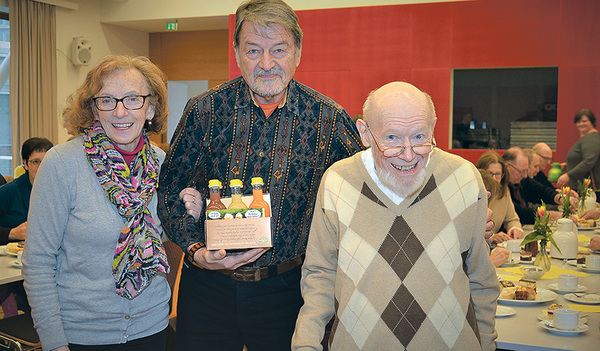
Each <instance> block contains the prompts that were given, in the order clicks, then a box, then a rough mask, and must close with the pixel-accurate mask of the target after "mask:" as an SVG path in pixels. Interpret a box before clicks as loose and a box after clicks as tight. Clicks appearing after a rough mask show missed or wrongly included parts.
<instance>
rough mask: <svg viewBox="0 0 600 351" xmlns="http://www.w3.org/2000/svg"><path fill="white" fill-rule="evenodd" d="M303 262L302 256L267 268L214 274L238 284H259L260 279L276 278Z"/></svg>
mask: <svg viewBox="0 0 600 351" xmlns="http://www.w3.org/2000/svg"><path fill="white" fill-rule="evenodd" d="M302 262H304V255H300V256H296V257H294V258H292V259H291V260H290V261H287V262H284V263H280V264H278V265H273V266H268V267H257V268H253V267H239V268H237V269H234V270H226V269H222V270H217V271H214V272H217V273H221V274H224V275H226V276H228V277H229V278H231V279H233V280H235V281H238V282H259V281H261V280H262V279H267V278H271V277H275V276H278V275H280V274H283V273H285V272H289V271H291V270H292V269H294V268H296V267H298V266H300V265H301V264H302Z"/></svg>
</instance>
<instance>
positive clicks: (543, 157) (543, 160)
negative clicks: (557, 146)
mask: <svg viewBox="0 0 600 351" xmlns="http://www.w3.org/2000/svg"><path fill="white" fill-rule="evenodd" d="M532 150H533V152H534V153H535V154H536V155H538V157H539V167H540V169H539V171H538V172H537V174H536V175H535V176H533V179H535V180H537V181H538V182H540V183H541V184H543V185H545V186H547V187H549V188H554V185H553V184H552V182H550V181H549V180H548V177H547V176H546V173H544V170H545V169H546V168H548V167H549V166H550V165H551V164H552V160H553V159H552V149H551V148H550V146H548V144H546V143H537V144H535V145H533V148H532Z"/></svg>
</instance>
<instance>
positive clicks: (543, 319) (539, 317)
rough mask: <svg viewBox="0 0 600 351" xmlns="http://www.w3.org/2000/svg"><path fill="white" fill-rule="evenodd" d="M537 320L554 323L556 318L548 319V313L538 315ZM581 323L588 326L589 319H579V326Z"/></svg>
mask: <svg viewBox="0 0 600 351" xmlns="http://www.w3.org/2000/svg"><path fill="white" fill-rule="evenodd" d="M537 318H538V319H539V320H541V321H545V320H548V321H553V320H554V317H552V318H548V313H547V312H542V313H540V314H538V316H537ZM581 323H583V324H586V323H587V318H579V324H581Z"/></svg>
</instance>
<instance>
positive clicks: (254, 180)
mask: <svg viewBox="0 0 600 351" xmlns="http://www.w3.org/2000/svg"><path fill="white" fill-rule="evenodd" d="M254 184H260V185H265V183H264V182H263V180H262V178H261V177H253V178H252V182H251V183H250V185H254Z"/></svg>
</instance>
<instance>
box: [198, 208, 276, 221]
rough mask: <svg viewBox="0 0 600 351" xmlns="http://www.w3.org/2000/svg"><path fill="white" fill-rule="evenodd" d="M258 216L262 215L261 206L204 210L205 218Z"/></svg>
mask: <svg viewBox="0 0 600 351" xmlns="http://www.w3.org/2000/svg"><path fill="white" fill-rule="evenodd" d="M260 217H264V210H263V209H262V208H239V209H238V208H235V209H234V208H231V209H225V210H210V211H207V212H206V219H207V220H214V219H240V218H260Z"/></svg>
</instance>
